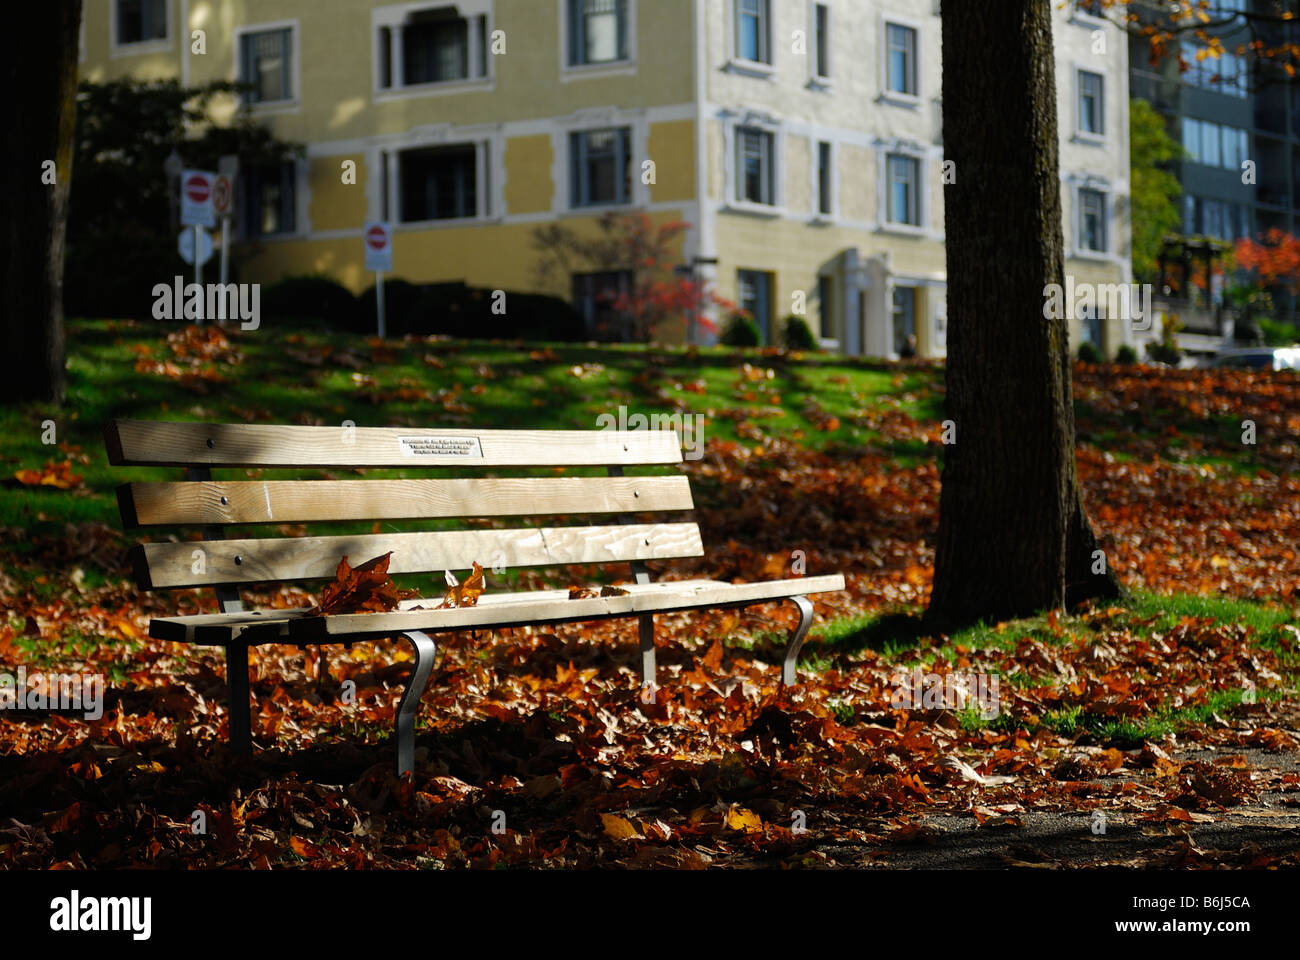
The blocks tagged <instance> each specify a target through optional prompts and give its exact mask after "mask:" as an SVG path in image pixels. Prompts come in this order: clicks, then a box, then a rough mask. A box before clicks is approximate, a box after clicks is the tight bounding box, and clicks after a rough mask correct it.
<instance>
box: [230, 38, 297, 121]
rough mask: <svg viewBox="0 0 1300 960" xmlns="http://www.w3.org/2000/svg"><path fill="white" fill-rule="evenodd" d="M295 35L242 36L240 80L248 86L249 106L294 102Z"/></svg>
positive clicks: (240, 45)
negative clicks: (250, 104) (283, 101)
mask: <svg viewBox="0 0 1300 960" xmlns="http://www.w3.org/2000/svg"><path fill="white" fill-rule="evenodd" d="M292 61H293V31H292V30H291V29H289V28H287V27H286V28H283V29H276V30H258V31H250V32H248V33H241V34H240V35H239V79H240V82H241V83H246V84H248V86H249V89H248V91H246V92H245V93H244V101H245V102H246V103H253V104H256V103H274V102H276V101H280V100H292V99H293V98H294V90H293V79H292V78H293V69H292V68H293V62H292Z"/></svg>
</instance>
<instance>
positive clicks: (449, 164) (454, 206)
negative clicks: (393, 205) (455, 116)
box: [397, 143, 479, 223]
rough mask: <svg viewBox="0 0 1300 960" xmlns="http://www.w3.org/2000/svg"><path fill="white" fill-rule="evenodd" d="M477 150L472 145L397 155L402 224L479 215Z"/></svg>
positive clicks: (426, 148) (444, 147) (401, 152)
mask: <svg viewBox="0 0 1300 960" xmlns="http://www.w3.org/2000/svg"><path fill="white" fill-rule="evenodd" d="M478 153H479V148H478V146H476V145H475V144H473V143H459V144H454V145H449V146H438V147H417V148H414V149H410V150H403V151H400V152H399V153H398V154H397V185H398V190H399V194H398V214H399V219H400V221H401V222H402V223H418V222H421V221H425V220H460V219H466V218H470V217H476V216H478V209H479V182H478V176H479V161H478Z"/></svg>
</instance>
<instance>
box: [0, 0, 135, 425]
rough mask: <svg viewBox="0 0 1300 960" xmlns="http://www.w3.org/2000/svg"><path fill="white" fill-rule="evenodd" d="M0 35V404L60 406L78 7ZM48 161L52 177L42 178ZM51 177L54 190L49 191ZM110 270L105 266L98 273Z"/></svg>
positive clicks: (20, 12) (60, 5)
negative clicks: (0, 107)
mask: <svg viewBox="0 0 1300 960" xmlns="http://www.w3.org/2000/svg"><path fill="white" fill-rule="evenodd" d="M6 16H8V17H9V18H10V22H9V23H8V24H7V25H6V27H5V29H4V30H3V31H0V36H3V38H4V39H3V40H2V41H0V61H2V62H3V70H4V77H5V79H6V83H5V88H6V90H7V91H8V95H7V96H6V104H7V107H8V111H9V117H8V118H7V122H6V123H5V149H4V151H3V152H2V154H0V155H2V157H3V159H0V171H3V172H2V173H0V178H2V179H0V183H3V184H4V188H3V190H0V224H3V227H2V228H0V229H3V230H4V243H3V249H4V263H3V273H2V274H0V276H3V279H4V290H3V291H2V292H0V303H3V305H4V306H3V308H2V311H0V326H3V329H4V345H5V349H4V353H3V359H2V360H0V363H2V364H3V368H2V369H3V373H2V374H0V402H10V403H12V402H22V401H52V402H54V403H62V402H63V392H64V362H65V357H64V335H63V246H64V236H65V234H66V227H67V212H68V189H69V187H70V185H71V181H72V156H73V138H74V133H75V131H74V126H75V122H76V115H77V59H78V52H79V47H80V27H81V0H41V2H40V3H24V4H17V5H15V6H14V9H12V10H7V11H6ZM48 161H53V163H54V169H53V172H52V173H51V172H50V170H49V169H48ZM51 178H53V180H54V182H53V183H50V182H47V181H48V180H50V179H51ZM104 269H105V270H109V269H112V264H104Z"/></svg>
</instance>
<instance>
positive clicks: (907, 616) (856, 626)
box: [814, 612, 934, 654]
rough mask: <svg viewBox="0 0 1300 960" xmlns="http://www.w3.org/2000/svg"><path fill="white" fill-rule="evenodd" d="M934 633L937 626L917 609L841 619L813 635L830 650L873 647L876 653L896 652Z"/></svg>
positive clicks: (867, 648) (853, 649) (859, 649)
mask: <svg viewBox="0 0 1300 960" xmlns="http://www.w3.org/2000/svg"><path fill="white" fill-rule="evenodd" d="M932 636H934V630H933V629H932V628H931V627H929V626H928V625H927V624H926V623H925V622H924V621H923V620H922V618H921V616H920V614H915V613H906V612H898V613H886V614H883V615H881V616H878V617H871V618H868V619H863V620H856V621H839V622H837V623H834V624H829V625H828V626H827V628H826V629H825V630H822V631H821V632H819V633H818V634H817V636H816V637H815V638H814V639H815V640H816V641H817V643H818V646H820V647H821V648H822V649H823V650H825V651H827V652H832V651H833V652H835V653H857V652H859V651H861V650H874V651H875V652H877V653H887V654H888V653H895V652H897V651H900V650H911V649H913V648H915V647H917V646H918V645H919V644H920V642H921V640H922V639H924V638H925V637H932Z"/></svg>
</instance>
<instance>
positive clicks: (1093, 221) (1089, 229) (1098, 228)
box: [1079, 188, 1108, 253]
mask: <svg viewBox="0 0 1300 960" xmlns="http://www.w3.org/2000/svg"><path fill="white" fill-rule="evenodd" d="M1079 248H1080V249H1082V250H1087V251H1090V252H1093V253H1105V252H1106V250H1107V249H1108V248H1107V245H1106V195H1105V194H1104V193H1102V192H1101V191H1100V190H1089V189H1086V188H1085V189H1081V190H1080V191H1079Z"/></svg>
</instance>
